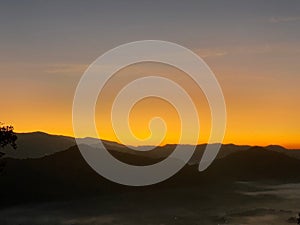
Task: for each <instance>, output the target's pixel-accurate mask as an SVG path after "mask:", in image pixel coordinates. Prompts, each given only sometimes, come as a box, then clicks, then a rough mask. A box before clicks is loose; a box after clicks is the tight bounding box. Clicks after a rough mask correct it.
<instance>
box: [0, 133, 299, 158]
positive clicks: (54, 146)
mask: <svg viewBox="0 0 300 225" xmlns="http://www.w3.org/2000/svg"><path fill="white" fill-rule="evenodd" d="M17 136H18V140H17V145H18V148H17V150H13V149H10V148H9V147H7V148H5V149H4V150H3V152H5V153H6V155H5V156H6V157H8V158H14V159H34V158H42V157H44V156H49V155H52V154H54V153H57V152H61V151H64V150H66V149H68V148H70V147H73V146H75V145H76V142H75V139H74V138H73V137H68V136H60V135H50V134H47V133H43V132H33V133H18V134H17ZM77 141H78V142H79V143H81V144H86V145H89V146H90V147H96V146H97V143H98V142H99V140H98V139H96V138H89V137H87V138H81V139H79V140H77ZM102 142H103V143H104V145H105V147H106V148H107V149H108V150H110V151H111V152H121V153H126V154H130V155H137V156H143V157H147V158H153V159H156V160H161V159H162V158H166V157H167V156H168V155H170V154H171V152H172V151H173V150H174V149H175V147H176V145H165V146H162V147H156V148H154V149H153V150H150V151H148V152H145V151H135V150H132V149H129V148H127V147H126V146H125V145H122V144H119V143H117V142H112V141H107V140H102ZM205 146H206V144H201V145H197V146H196V151H195V154H194V155H193V157H192V158H191V160H190V162H189V164H198V162H199V160H200V159H201V157H202V154H203V151H204V149H205ZM251 147H252V146H249V145H234V144H224V145H222V147H221V149H220V152H219V154H218V156H217V158H223V157H225V156H227V155H230V154H232V153H235V152H239V151H245V150H247V149H250V148H251ZM140 148H141V149H142V148H143V147H140ZM265 149H267V150H271V151H274V152H280V153H284V154H286V155H288V156H290V157H293V158H297V159H300V150H288V149H285V148H284V147H282V146H278V145H269V146H266V147H265Z"/></svg>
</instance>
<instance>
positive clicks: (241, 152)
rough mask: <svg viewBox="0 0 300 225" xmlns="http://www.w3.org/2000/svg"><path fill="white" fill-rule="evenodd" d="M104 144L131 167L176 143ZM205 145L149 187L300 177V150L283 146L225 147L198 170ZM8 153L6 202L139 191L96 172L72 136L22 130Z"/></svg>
mask: <svg viewBox="0 0 300 225" xmlns="http://www.w3.org/2000/svg"><path fill="white" fill-rule="evenodd" d="M97 141H98V140H97V139H94V138H84V139H81V140H80V142H81V144H84V145H86V147H87V148H91V149H92V148H94V147H95V144H96V142H97ZM104 144H105V145H106V147H107V149H108V150H109V152H110V153H111V154H112V155H113V156H114V157H116V158H118V159H119V160H121V161H124V162H127V163H129V164H133V165H149V164H153V163H156V162H158V161H160V160H162V159H164V158H165V157H167V156H168V155H169V154H170V153H171V152H172V151H173V149H174V147H175V145H166V146H163V147H158V148H156V149H154V150H151V151H150V152H139V151H134V150H128V149H127V148H126V146H124V145H120V144H118V143H115V142H110V141H104ZM204 148H205V145H198V146H197V148H196V151H195V154H194V155H193V157H192V159H191V160H190V162H189V163H188V164H187V165H186V166H185V167H184V168H183V169H182V170H181V171H180V172H179V173H177V174H176V175H175V176H174V177H172V178H170V179H168V180H167V181H164V182H162V183H160V184H158V185H154V186H150V187H145V188H147V189H156V188H164V187H168V188H169V187H177V186H199V187H200V186H203V185H204V184H211V185H212V186H213V185H219V186H223V185H224V184H228V183H234V182H236V181H268V182H269V181H270V182H277V183H285V182H299V181H300V159H299V158H300V157H299V151H298V150H294V151H292V150H287V149H285V148H283V147H280V146H267V147H251V146H237V145H232V144H229V145H223V146H222V148H221V151H220V153H219V155H218V157H217V159H216V160H215V161H214V162H213V163H212V165H211V166H210V167H209V168H208V169H207V170H205V171H204V172H201V173H200V172H198V168H197V164H198V162H199V160H200V158H201V156H202V153H203V151H204ZM6 151H7V156H9V157H7V158H5V159H2V161H3V160H4V161H5V163H6V165H5V167H4V170H3V171H2V172H1V173H0V185H1V193H0V198H1V201H2V202H3V204H7V203H8V202H9V203H11V204H13V203H14V202H26V201H32V200H38V199H43V200H45V199H55V198H56V199H57V198H65V197H66V196H77V197H78V195H94V194H97V195H101V194H104V193H105V194H107V193H114V192H115V191H117V192H122V191H127V190H135V189H136V188H132V187H125V186H122V185H118V184H115V183H112V182H110V181H108V180H106V179H104V178H103V177H101V176H100V175H98V174H97V173H96V172H95V171H93V169H91V168H90V167H89V165H88V164H87V163H86V162H85V160H84V159H83V157H82V156H81V154H80V152H79V150H78V148H77V146H76V145H75V140H74V138H71V137H65V136H57V135H49V134H45V133H41V132H36V133H27V134H18V149H17V150H9V151H8V149H6ZM139 190H141V189H139ZM0 206H1V204H0Z"/></svg>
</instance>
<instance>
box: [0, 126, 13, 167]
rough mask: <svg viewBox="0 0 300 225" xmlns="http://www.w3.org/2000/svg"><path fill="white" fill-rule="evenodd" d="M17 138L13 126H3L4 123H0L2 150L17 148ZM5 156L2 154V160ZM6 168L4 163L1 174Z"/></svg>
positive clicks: (0, 153) (0, 145)
mask: <svg viewBox="0 0 300 225" xmlns="http://www.w3.org/2000/svg"><path fill="white" fill-rule="evenodd" d="M16 140H17V136H16V134H15V133H14V128H13V126H3V123H0V148H4V147H5V146H11V147H12V148H13V149H16V148H17V145H16ZM3 155H4V153H3V152H0V158H1V157H2V156H3ZM3 167H4V163H3V162H2V163H0V172H1V171H2V169H3Z"/></svg>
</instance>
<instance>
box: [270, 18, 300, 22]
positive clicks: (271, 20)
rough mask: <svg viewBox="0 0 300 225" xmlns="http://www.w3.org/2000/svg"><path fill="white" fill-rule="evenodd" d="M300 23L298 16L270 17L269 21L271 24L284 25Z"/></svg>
mask: <svg viewBox="0 0 300 225" xmlns="http://www.w3.org/2000/svg"><path fill="white" fill-rule="evenodd" d="M295 21H300V16H294V17H293V16H291V17H272V18H270V19H269V22H271V23H286V22H295Z"/></svg>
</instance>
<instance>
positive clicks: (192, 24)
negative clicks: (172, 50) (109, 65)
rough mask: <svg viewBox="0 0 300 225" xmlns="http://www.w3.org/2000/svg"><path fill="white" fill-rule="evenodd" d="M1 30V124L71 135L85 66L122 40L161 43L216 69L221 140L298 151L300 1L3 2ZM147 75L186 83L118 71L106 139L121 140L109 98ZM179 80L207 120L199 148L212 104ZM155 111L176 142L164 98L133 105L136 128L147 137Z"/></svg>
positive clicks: (161, 69)
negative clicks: (223, 121) (223, 112)
mask: <svg viewBox="0 0 300 225" xmlns="http://www.w3.org/2000/svg"><path fill="white" fill-rule="evenodd" d="M0 30H1V32H0V82H1V89H0V92H1V95H0V100H1V106H2V110H1V115H0V121H2V122H5V123H6V124H12V125H13V126H14V127H15V131H16V132H31V131H44V132H47V133H51V134H61V135H69V136H73V129H72V103H73V97H74V93H75V89H76V86H77V84H78V82H79V80H80V78H81V76H82V74H83V73H84V71H85V70H86V69H87V67H88V66H89V65H90V64H91V63H92V62H93V61H94V60H95V59H96V58H98V57H99V56H101V55H102V54H104V53H105V52H106V51H108V50H110V49H112V48H114V47H117V46H118V45H120V44H125V43H128V42H132V41H138V40H164V41H170V42H174V43H177V44H180V45H182V46H184V47H187V48H189V49H191V50H192V51H194V52H195V53H196V54H198V55H199V56H200V57H202V58H203V59H204V61H205V62H206V63H207V64H208V65H209V67H210V68H211V69H212V71H213V72H214V73H215V75H216V77H217V79H218V81H219V83H220V85H221V87H222V90H223V93H224V98H225V101H226V108H227V130H226V134H225V138H224V143H235V144H251V145H269V144H280V145H283V146H285V147H288V148H300V138H299V137H300V117H299V115H300V104H299V103H300V89H299V84H300V2H299V1H297V0H295V1H292V0H291V1H257V0H254V1H30V0H29V1H2V2H1V7H0ZM140 74H143V75H145V74H147V75H152V74H163V75H164V76H166V77H169V78H172V79H175V80H176V79H180V77H184V75H182V74H180V72H179V71H176V69H174V68H170V67H166V66H159V65H153V64H145V65H140V66H139V67H138V69H137V68H125V69H124V70H122V71H121V72H120V73H119V74H116V79H115V80H116V81H115V82H114V84H111V86H110V88H107V91H106V92H104V94H103V96H106V98H107V99H106V101H104V102H105V104H104V105H103V104H102V105H101V104H97V110H96V115H97V116H96V117H97V118H96V121H97V123H99V124H102V125H101V126H100V125H99V127H98V129H99V134H100V137H101V138H104V139H109V140H116V136H115V135H114V133H113V130H112V129H111V126H110V125H109V121H108V119H109V117H108V116H109V115H110V114H109V109H108V108H109V106H110V103H111V101H112V100H111V99H112V96H113V95H114V94H115V93H117V91H118V88H121V87H122V84H124V80H130V79H131V78H132V77H136V76H139V75H140ZM118 77H119V80H118V79H117V78H118ZM120 77H121V78H120ZM124 77H125V79H124ZM122 79H123V80H122ZM178 82H180V84H181V85H182V86H184V87H186V88H187V89H188V90H189V93H190V94H191V96H192V98H193V99H195V101H196V103H195V104H196V106H197V109H198V110H199V117H200V120H201V121H204V122H202V125H201V126H202V128H203V132H202V133H201V135H200V137H199V143H202V142H205V141H206V139H207V137H208V135H209V126H210V123H209V120H210V118H209V108H208V106H207V102H206V101H205V98H204V96H203V94H202V93H201V91H199V90H197V89H196V88H195V87H194V86H193V84H192V83H191V82H189V81H188V80H186V79H183V80H178ZM109 99H110V100H109ZM149 106H151V107H149ZM157 115H159V116H162V117H164V118H165V122H166V123H167V125H168V128H170V129H168V131H167V135H166V138H165V140H164V141H163V144H166V143H176V141H177V140H178V131H179V129H180V127H178V124H179V123H178V115H177V114H176V112H175V111H174V109H173V108H172V107H171V106H170V104H168V103H166V102H163V101H162V100H160V99H145V101H143V102H140V103H139V104H138V105H137V106H136V108H134V109H133V111H132V114H131V118H132V119H130V124H131V126H132V130H133V132H134V133H135V134H136V135H137V136H139V137H140V138H146V137H147V136H148V135H149V134H150V133H149V129H148V126H147V124H148V121H149V119H151V118H152V117H153V116H157ZM202 128H201V129H202ZM87 136H88V134H87ZM128 143H129V144H133V145H134V144H135V143H134V142H132V141H131V140H130V139H128ZM146 144H151V142H149V143H146Z"/></svg>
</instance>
